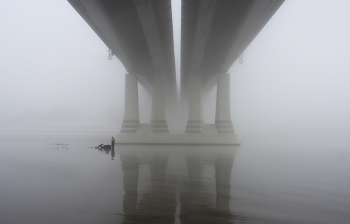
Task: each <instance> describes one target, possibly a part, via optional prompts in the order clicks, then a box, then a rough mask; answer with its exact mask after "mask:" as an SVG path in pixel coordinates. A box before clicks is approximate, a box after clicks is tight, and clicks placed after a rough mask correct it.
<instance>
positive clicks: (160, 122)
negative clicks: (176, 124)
mask: <svg viewBox="0 0 350 224" xmlns="http://www.w3.org/2000/svg"><path fill="white" fill-rule="evenodd" d="M165 81H166V79H165V73H155V74H154V77H153V96H152V119H151V123H152V131H153V133H169V130H168V124H167V121H166V117H165V92H166V91H165Z"/></svg>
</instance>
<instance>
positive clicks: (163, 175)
mask: <svg viewBox="0 0 350 224" xmlns="http://www.w3.org/2000/svg"><path fill="white" fill-rule="evenodd" d="M237 147H238V146H164V145H148V146H144V145H123V146H118V148H116V150H117V152H118V153H119V154H120V160H121V162H122V169H123V173H124V178H123V188H124V192H125V194H124V199H123V210H124V214H125V216H124V221H123V223H175V221H177V220H179V221H181V223H233V222H234V221H238V220H240V221H243V220H244V219H243V218H240V217H238V216H236V215H234V214H233V213H232V212H231V210H230V206H229V203H230V199H231V195H230V190H231V184H230V180H231V169H232V165H233V159H234V156H235V153H236V152H237V150H238V148H237Z"/></svg>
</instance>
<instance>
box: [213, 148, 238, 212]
mask: <svg viewBox="0 0 350 224" xmlns="http://www.w3.org/2000/svg"><path fill="white" fill-rule="evenodd" d="M233 158H234V156H233V155H228V154H223V155H219V157H218V160H217V162H216V164H215V179H216V209H217V210H218V211H220V212H224V213H226V214H230V205H229V203H230V200H231V195H230V189H231V184H230V180H231V169H232V164H233Z"/></svg>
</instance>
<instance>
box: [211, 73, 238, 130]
mask: <svg viewBox="0 0 350 224" xmlns="http://www.w3.org/2000/svg"><path fill="white" fill-rule="evenodd" d="M215 125H216V128H217V129H218V132H219V134H234V133H235V132H234V130H233V126H232V121H231V114H230V74H229V73H221V74H218V75H217V94H216V113H215Z"/></svg>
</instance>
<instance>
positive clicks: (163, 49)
mask: <svg viewBox="0 0 350 224" xmlns="http://www.w3.org/2000/svg"><path fill="white" fill-rule="evenodd" d="M68 1H69V2H70V3H71V4H72V6H73V7H74V8H75V9H76V10H77V12H78V13H79V14H80V15H81V16H82V17H83V18H84V19H85V21H86V22H87V23H88V24H89V25H90V26H91V28H92V29H93V30H94V31H95V32H96V34H97V35H98V36H99V37H100V38H101V40H102V41H104V43H105V44H106V46H107V47H108V48H109V49H110V50H111V51H112V52H113V54H114V55H115V56H116V57H118V59H119V60H120V61H121V62H122V63H123V65H124V66H125V68H126V70H127V72H128V73H127V74H126V75H125V115H124V120H123V125H122V129H121V133H120V134H119V135H117V136H116V142H117V143H150V144H155V143H159V144H239V143H240V139H239V136H237V135H235V133H234V129H233V126H232V121H231V115H230V74H228V73H227V72H228V70H229V68H230V67H231V66H232V64H233V63H234V62H235V61H236V60H237V58H238V57H239V56H240V55H241V54H242V53H243V51H244V50H245V49H246V47H247V46H248V45H249V44H250V43H251V42H252V41H253V39H254V38H255V37H256V36H257V34H258V33H259V32H260V30H261V29H262V28H263V27H264V26H265V24H266V23H267V22H268V20H269V19H270V18H271V17H272V16H273V14H274V13H275V12H276V11H277V9H278V8H279V7H280V5H281V4H282V3H283V0H182V15H181V18H182V19H181V23H182V24H181V88H180V89H181V93H180V94H181V100H182V102H183V103H184V104H187V105H188V107H186V110H187V111H182V112H181V113H183V114H184V115H186V114H187V113H188V120H187V126H186V129H185V133H184V134H169V128H168V124H169V120H174V119H172V118H174V117H179V116H178V115H179V114H178V113H179V109H178V108H177V107H178V105H179V104H178V103H177V93H176V78H175V60H174V44H173V25H172V11H171V1H170V0H133V1H131V0H130V1H124V0H68ZM138 83H140V84H141V85H142V86H143V87H144V88H145V89H146V91H147V92H148V93H149V94H150V95H151V96H152V115H151V123H150V124H140V121H139V101H138ZM215 85H217V95H216V114H215V124H204V123H203V109H202V104H203V103H202V94H203V93H205V92H207V91H209V90H212V88H213V87H214V86H215ZM180 115H181V114H180ZM175 122H176V121H175Z"/></svg>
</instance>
